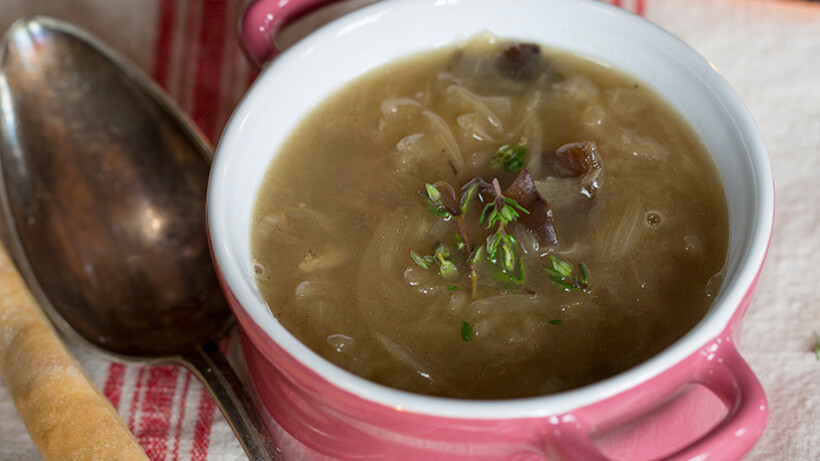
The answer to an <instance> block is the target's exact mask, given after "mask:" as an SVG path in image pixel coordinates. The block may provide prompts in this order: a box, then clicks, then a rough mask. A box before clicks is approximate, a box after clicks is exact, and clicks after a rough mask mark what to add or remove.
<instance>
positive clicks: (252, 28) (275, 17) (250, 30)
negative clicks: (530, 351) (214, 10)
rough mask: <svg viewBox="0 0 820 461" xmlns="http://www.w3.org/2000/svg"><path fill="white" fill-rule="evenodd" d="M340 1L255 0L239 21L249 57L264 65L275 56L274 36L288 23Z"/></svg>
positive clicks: (241, 40) (240, 39)
mask: <svg viewBox="0 0 820 461" xmlns="http://www.w3.org/2000/svg"><path fill="white" fill-rule="evenodd" d="M335 1H337V0H290V1H286V2H283V1H281V0H255V1H254V2H252V3H251V4H250V5H249V6H248V8H247V9H246V10H245V14H244V15H243V16H242V19H241V20H240V23H239V42H240V43H241V44H242V49H243V50H244V51H245V54H246V56H247V57H248V59H249V60H250V61H251V62H253V63H254V64H256V65H257V66H258V67H260V68H261V67H262V66H264V65H265V63H267V62H268V61H270V60H271V59H273V58H274V57H276V55H277V54H279V52H280V51H281V50H279V49H278V48H276V45H275V44H274V43H273V37H275V36H276V34H277V33H278V32H279V31H280V30H281V29H282V28H283V27H284V26H285V25H287V24H289V23H291V22H293V21H294V20H296V19H299V18H300V17H302V16H304V15H306V14H308V13H310V12H312V11H315V10H317V9H319V8H321V7H323V6H325V5H327V4H330V3H334V2H335Z"/></svg>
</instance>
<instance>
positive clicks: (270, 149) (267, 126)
mask: <svg viewBox="0 0 820 461" xmlns="http://www.w3.org/2000/svg"><path fill="white" fill-rule="evenodd" d="M420 24H424V26H423V28H420V27H419V25H420ZM487 30H489V31H490V32H492V33H494V34H496V35H498V36H501V37H505V38H511V39H518V40H525V41H533V42H537V43H540V44H542V45H545V46H549V47H553V48H559V49H567V50H572V51H574V52H576V53H578V54H581V55H585V56H587V57H591V58H593V59H595V60H598V61H600V62H604V63H607V64H609V65H612V66H614V67H616V68H619V69H623V70H626V71H628V72H629V73H631V74H633V75H635V76H637V77H638V78H639V79H640V80H643V81H644V82H646V83H648V84H649V85H651V86H652V87H654V88H655V89H656V90H657V91H659V92H660V93H661V94H662V95H663V96H665V97H666V99H667V100H669V101H670V102H671V103H672V104H673V105H674V106H675V107H677V108H678V109H679V111H680V112H681V113H682V114H683V116H684V117H685V118H686V119H687V120H689V122H690V123H691V124H692V125H693V126H694V128H695V130H696V131H697V132H698V133H699V134H700V136H701V137H702V139H703V140H704V142H705V143H706V145H707V147H708V148H709V149H710V151H711V152H712V153H713V154H714V158H715V161H716V163H717V167H718V169H719V171H720V173H721V175H722V178H723V182H724V186H725V187H726V192H727V195H728V198H729V208H730V210H729V211H730V248H729V254H730V257H729V261H728V265H727V272H726V279H725V282H724V288H723V289H722V290H721V292H720V293H719V294H718V296H717V298H716V300H715V304H714V305H713V307H712V309H711V310H710V311H709V313H708V314H707V317H706V319H704V321H702V322H701V323H700V324H699V325H698V326H697V327H696V328H695V329H694V330H692V331H691V332H690V333H689V334H688V335H687V336H686V337H684V338H683V339H681V340H680V341H678V342H677V343H675V344H674V345H673V346H672V347H670V348H668V349H667V350H666V351H664V352H663V353H661V354H659V355H658V356H656V357H655V358H653V359H651V360H650V361H648V362H645V363H644V364H642V365H640V366H638V367H636V368H634V369H632V370H629V371H628V372H626V373H623V374H621V375H618V376H616V377H614V378H610V379H608V380H605V381H603V382H600V383H596V384H593V385H591V386H587V387H586V388H583V389H579V390H576V391H571V392H567V393H564V394H561V395H560V396H547V397H538V398H535V400H539V404H538V405H533V404H532V400H534V399H518V400H512V401H506V402H483V403H481V404H480V405H475V404H474V403H475V402H465V401H457V400H445V401H442V399H435V398H430V397H423V396H416V395H413V394H408V393H405V392H401V391H396V390H392V389H387V388H384V387H382V386H379V385H376V384H373V383H370V382H369V381H366V380H363V379H360V378H357V377H355V376H353V375H351V374H349V373H347V372H345V371H343V370H340V369H338V368H337V367H335V366H333V365H332V364H330V363H329V362H326V361H325V360H324V359H322V358H321V357H319V356H318V355H316V354H314V353H313V352H312V351H310V350H309V349H307V348H306V347H305V346H303V345H302V344H301V343H299V342H298V341H297V340H296V339H295V338H294V337H293V336H291V335H290V334H289V333H288V332H287V331H286V330H285V329H284V328H283V327H282V326H281V325H280V324H279V323H278V322H276V320H275V319H274V318H273V316H272V315H271V314H270V312H269V311H268V310H267V308H266V307H265V304H264V302H263V300H262V299H261V297H260V295H259V293H258V292H257V290H256V286H255V283H254V276H253V272H252V264H251V258H250V242H249V235H250V220H251V215H252V211H253V207H254V203H255V199H256V191H257V189H258V187H259V184H260V183H261V181H262V178H263V176H264V174H265V172H266V171H267V169H268V166H269V164H270V163H271V159H272V158H273V157H274V156H275V154H276V152H277V151H278V150H279V146H280V144H281V143H282V142H283V141H284V140H285V139H286V137H287V135H288V134H289V133H290V131H291V130H292V129H293V128H294V127H295V125H296V124H297V123H299V122H300V120H301V119H302V118H303V117H304V116H305V115H307V114H308V113H309V112H310V110H311V109H312V108H314V107H315V106H316V105H317V104H318V103H320V102H321V101H322V100H323V99H325V97H326V96H328V95H329V94H331V93H333V92H334V91H335V90H336V89H338V88H339V87H341V86H343V85H344V84H345V83H346V82H348V81H350V80H351V79H354V78H355V77H357V76H358V75H360V74H362V73H363V72H365V71H367V70H369V69H372V68H375V67H378V66H381V65H383V64H385V63H388V62H390V61H394V60H395V59H397V58H400V57H403V56H406V55H410V54H414V53H417V52H421V51H425V50H430V49H432V48H437V47H441V46H446V45H449V44H452V43H455V42H459V41H462V40H464V39H467V38H469V37H471V36H473V35H475V34H477V33H480V32H483V31H487ZM208 214H209V231H210V233H211V239H212V243H213V247H214V252H215V258H216V260H217V263H218V265H219V266H220V269H221V271H222V273H223V275H224V276H225V278H226V280H227V282H228V283H229V285H230V287H231V288H232V290H233V291H234V294H235V295H236V296H237V299H238V300H239V301H240V303H241V304H242V306H243V308H244V309H245V310H246V311H247V312H248V314H249V315H250V316H251V317H252V318H253V320H254V321H255V322H256V323H257V324H258V325H260V326H261V327H262V328H263V329H264V330H265V331H266V332H268V333H269V334H270V335H271V336H273V337H274V338H275V339H276V341H277V342H278V343H279V344H280V345H282V347H284V348H285V349H286V350H288V351H289V352H290V353H291V354H293V355H295V356H296V357H299V359H300V360H302V361H303V363H305V364H306V365H307V366H309V367H311V368H312V369H314V370H315V371H317V372H318V373H319V374H320V375H322V376H324V377H326V378H328V379H330V380H332V381H334V382H337V383H339V385H340V387H343V388H345V389H348V390H351V391H353V392H358V393H360V395H367V396H368V397H369V398H371V399H373V400H375V401H379V402H383V403H385V404H388V405H395V404H398V403H400V404H401V405H403V406H404V407H405V408H406V409H408V410H416V411H423V412H427V413H432V414H443V415H450V416H462V417H481V418H493V417H498V416H499V415H501V414H502V413H503V414H504V415H505V416H509V415H519V416H542V415H545V414H558V413H562V412H565V411H568V410H571V409H573V408H577V407H578V406H581V405H583V404H588V403H590V402H591V401H594V400H600V399H602V398H605V397H609V396H611V395H614V394H616V393H618V392H620V391H623V390H625V389H627V388H629V387H631V386H633V385H635V384H637V383H638V382H641V381H643V380H645V379H648V378H649V377H651V376H654V375H655V374H657V373H659V372H661V371H663V370H664V369H666V368H668V367H670V366H672V365H673V364H674V363H676V362H678V361H680V360H682V359H683V358H684V357H686V356H687V355H689V354H691V353H693V352H694V351H695V350H697V348H699V347H701V346H702V345H703V344H704V343H705V342H706V341H708V340H709V339H712V338H713V337H715V336H717V335H718V334H720V332H721V331H723V329H724V328H725V327H726V325H727V323H728V322H729V319H730V318H731V316H732V314H733V313H734V311H735V309H736V307H737V306H738V305H739V304H740V303H741V301H742V299H743V296H744V295H745V293H746V290H747V289H748V287H749V286H750V285H751V284H752V282H753V280H754V278H755V276H756V274H757V271H758V269H759V268H760V266H761V265H762V261H763V259H764V255H765V250H766V247H767V243H768V239H769V234H770V230H771V225H772V219H773V187H772V177H771V171H770V167H769V161H768V157H767V155H766V152H765V148H764V146H763V142H762V140H761V139H760V136H759V134H758V131H757V128H756V127H755V125H754V122H753V120H752V118H751V116H750V115H749V113H748V111H747V110H746V109H745V107H744V106H743V105H742V103H740V101H739V100H738V99H737V97H736V95H735V94H734V93H733V91H732V90H731V89H730V87H729V86H728V84H727V83H726V82H725V81H724V80H723V79H722V78H721V77H720V76H719V74H718V73H717V72H716V70H714V69H713V68H712V67H711V65H710V64H709V63H708V62H707V61H706V60H704V59H703V58H701V57H700V56H699V55H697V53H695V52H694V51H693V50H692V49H691V48H689V47H688V46H686V45H684V44H683V43H682V42H681V41H679V40H678V39H676V38H674V37H673V36H671V35H669V34H668V33H666V32H664V31H662V30H661V29H659V28H657V27H655V26H653V25H651V24H650V23H648V22H647V21H645V20H643V19H641V18H638V17H636V16H632V15H631V14H629V13H626V12H624V11H622V10H620V9H618V8H615V7H611V6H609V5H606V4H603V3H600V2H596V1H585V0H582V1H578V0H554V1H545V0H507V1H498V0H446V1H445V0H387V1H384V2H381V3H378V4H375V5H372V6H370V7H366V8H364V9H362V10H359V11H357V12H354V13H352V14H350V15H348V16H347V17H345V18H343V19H342V20H339V21H335V22H332V23H330V24H329V25H327V26H325V27H323V28H322V29H320V30H319V31H317V32H316V33H314V34H312V35H310V36H309V37H307V38H306V39H305V40H303V41H302V42H300V43H298V44H297V45H295V46H294V47H293V48H291V49H290V50H288V51H287V52H285V53H284V54H283V55H281V56H280V57H278V58H277V59H276V61H275V62H274V63H273V64H272V65H271V66H269V67H268V68H267V69H266V70H265V71H264V72H263V73H262V75H261V76H260V77H259V79H258V80H257V82H256V83H255V84H254V86H253V87H252V88H251V89H250V91H249V92H248V94H247V95H246V97H245V99H244V100H243V102H242V103H241V104H240V106H239V107H238V109H237V110H236V112H235V113H234V115H233V117H232V119H231V121H230V123H229V125H228V127H227V129H226V130H225V133H224V135H223V138H222V140H221V141H220V143H219V146H218V149H217V155H216V159H215V162H214V165H213V169H212V173H211V185H210V189H209V197H208Z"/></svg>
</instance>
